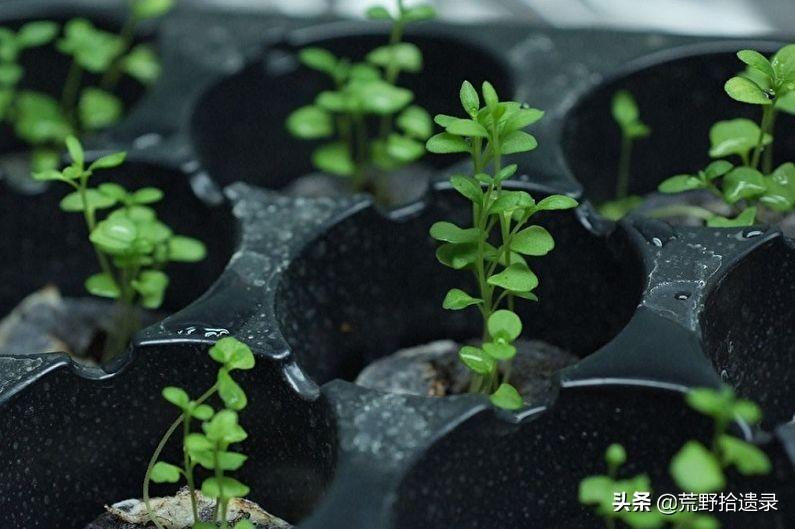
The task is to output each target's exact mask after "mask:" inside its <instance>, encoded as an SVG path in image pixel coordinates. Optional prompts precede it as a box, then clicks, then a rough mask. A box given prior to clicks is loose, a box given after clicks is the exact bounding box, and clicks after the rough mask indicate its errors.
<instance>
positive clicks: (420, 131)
mask: <svg viewBox="0 0 795 529" xmlns="http://www.w3.org/2000/svg"><path fill="white" fill-rule="evenodd" d="M395 124H396V125H397V126H398V127H400V128H401V129H402V130H403V131H404V132H405V133H406V134H408V135H410V136H412V137H414V138H416V139H418V140H427V139H428V138H430V137H431V135H432V134H433V121H432V120H431V116H430V114H428V113H427V112H426V111H425V109H423V108H422V107H418V106H416V105H412V106H410V107H407V108H406V109H405V110H404V111H403V112H401V113H400V115H399V116H398V117H397V120H395Z"/></svg>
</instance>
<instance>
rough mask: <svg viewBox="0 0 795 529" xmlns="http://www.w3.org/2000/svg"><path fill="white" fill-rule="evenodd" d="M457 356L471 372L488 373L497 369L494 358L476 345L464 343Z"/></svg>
mask: <svg viewBox="0 0 795 529" xmlns="http://www.w3.org/2000/svg"><path fill="white" fill-rule="evenodd" d="M458 357H459V358H460V359H461V361H462V362H463V363H464V365H465V366H467V367H468V368H469V369H470V370H472V371H473V372H475V373H477V374H479V375H488V374H490V373H493V372H494V370H495V369H497V363H496V362H495V361H494V359H493V358H492V357H491V356H489V355H487V354H486V353H485V352H483V351H482V350H481V349H478V348H477V347H472V346H471V345H465V346H463V347H462V348H461V349H460V350H459V351H458Z"/></svg>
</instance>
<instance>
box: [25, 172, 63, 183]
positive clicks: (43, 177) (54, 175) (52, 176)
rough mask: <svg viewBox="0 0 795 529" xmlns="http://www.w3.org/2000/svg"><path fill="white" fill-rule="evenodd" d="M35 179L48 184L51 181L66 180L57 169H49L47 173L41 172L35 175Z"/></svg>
mask: <svg viewBox="0 0 795 529" xmlns="http://www.w3.org/2000/svg"><path fill="white" fill-rule="evenodd" d="M33 179H34V180H38V181H40V182H47V181H51V180H64V176H63V173H61V171H58V170H56V169H48V170H46V171H40V172H35V173H33Z"/></svg>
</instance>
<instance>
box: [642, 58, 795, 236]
mask: <svg viewBox="0 0 795 529" xmlns="http://www.w3.org/2000/svg"><path fill="white" fill-rule="evenodd" d="M737 57H738V58H739V59H740V60H741V61H742V62H743V63H745V64H746V65H747V68H746V71H745V72H743V73H742V74H740V75H738V76H735V77H732V78H731V79H729V80H728V81H727V82H726V85H725V90H726V93H727V94H728V95H729V96H730V97H731V98H732V99H734V100H736V101H739V102H741V103H746V104H749V105H757V106H760V107H761V108H762V118H761V122H760V124H756V123H754V122H753V121H751V120H748V119H742V118H741V119H733V120H728V121H720V122H718V123H716V124H715V125H714V126H713V127H712V129H711V130H710V143H711V148H710V152H709V155H710V157H711V158H713V159H717V160H718V161H715V162H712V163H711V164H710V165H709V166H707V168H706V169H704V170H703V171H699V172H698V173H696V174H681V175H676V176H673V177H671V178H668V179H667V180H665V181H664V182H662V183H661V184H660V187H659V190H660V191H661V192H663V193H681V192H684V191H691V190H694V189H706V190H708V191H710V192H712V193H713V194H714V195H715V196H717V197H719V198H721V199H722V200H724V201H725V202H726V204H728V205H729V206H731V207H732V208H733V210H734V211H735V214H736V216H735V217H733V218H726V217H722V216H720V215H716V214H714V213H713V212H711V211H708V210H706V209H704V208H699V207H694V206H674V207H672V208H663V209H661V210H659V211H657V212H655V214H654V216H671V215H690V216H695V217H698V218H703V219H704V220H706V222H707V225H708V226H713V227H736V226H750V225H752V224H754V223H755V222H756V220H757V214H758V213H759V212H760V211H761V210H763V209H767V210H770V211H771V212H773V213H774V214H777V215H782V214H786V213H789V212H791V211H793V210H795V165H794V164H793V163H791V162H788V163H784V164H782V165H780V166H779V167H778V168H775V169H774V168H773V146H774V140H775V138H774V134H773V131H774V127H775V123H776V118H777V116H778V114H779V112H786V113H790V114H795V44H790V45H788V46H785V47H783V48H782V49H780V50H779V51H778V52H777V53H776V54H775V55H773V57H772V58H771V59H769V60H768V59H767V58H766V57H765V56H764V55H762V54H761V53H759V52H757V51H754V50H742V51H739V52H738V53H737ZM727 158H733V159H734V163H733V162H730V161H728V160H727Z"/></svg>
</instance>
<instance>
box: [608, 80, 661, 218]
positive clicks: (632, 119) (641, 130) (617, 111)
mask: <svg viewBox="0 0 795 529" xmlns="http://www.w3.org/2000/svg"><path fill="white" fill-rule="evenodd" d="M612 113H613V119H614V120H615V122H616V123H617V124H618V126H619V128H620V129H621V151H620V153H619V157H618V174H617V177H616V191H615V198H614V199H613V200H610V201H607V202H605V203H603V204H601V205H600V206H599V212H600V213H601V214H602V215H603V216H604V217H606V218H608V219H610V220H619V219H620V218H622V217H623V216H624V215H626V214H627V213H629V212H630V211H632V210H633V209H635V208H636V207H638V206H639V205H640V203H641V202H642V201H643V199H642V198H641V197H639V196H637V195H630V194H629V181H630V176H631V169H632V146H633V144H634V142H635V141H637V140H639V139H642V138H646V137H648V136H649V135H650V134H651V129H650V128H649V126H648V125H646V124H645V123H643V121H641V119H640V111H639V110H638V104H637V102H635V98H634V96H633V95H632V94H631V93H630V92H629V91H627V90H619V91H618V92H616V93H615V94H614V95H613V102H612Z"/></svg>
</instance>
